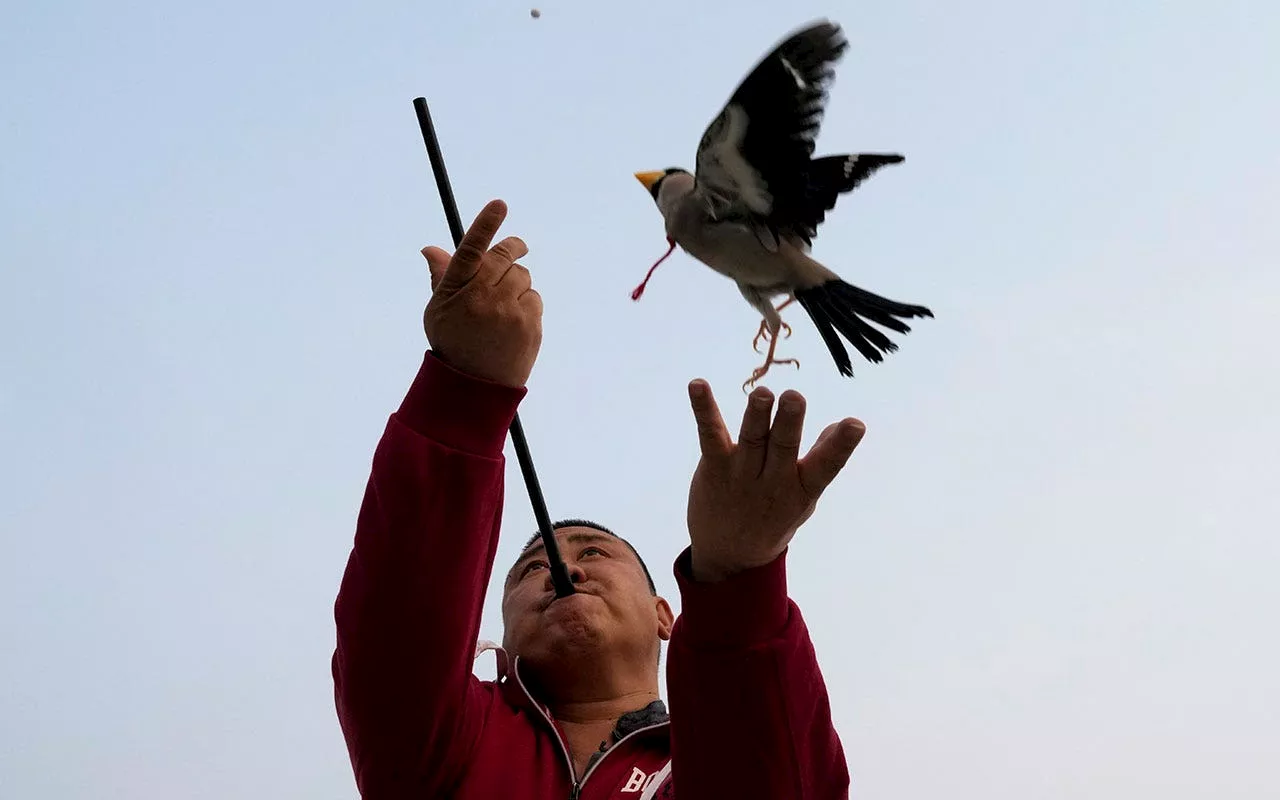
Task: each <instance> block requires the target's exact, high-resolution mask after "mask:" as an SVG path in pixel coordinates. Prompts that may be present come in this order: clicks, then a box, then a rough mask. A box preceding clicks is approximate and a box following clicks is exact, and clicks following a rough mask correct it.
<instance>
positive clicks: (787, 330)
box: [751, 320, 791, 363]
mask: <svg viewBox="0 0 1280 800" xmlns="http://www.w3.org/2000/svg"><path fill="white" fill-rule="evenodd" d="M781 332H782V338H783V339H790V338H791V326H790V325H788V324H787V323H785V322H784V323H782V331H781ZM769 338H770V337H769V329H768V328H767V327H765V322H764V320H760V330H759V331H757V332H756V338H754V339H752V340H751V349H752V350H755V351H756V352H757V353H759V352H760V340H761V339H764V340H765V341H768V340H769ZM775 363H779V362H775Z"/></svg>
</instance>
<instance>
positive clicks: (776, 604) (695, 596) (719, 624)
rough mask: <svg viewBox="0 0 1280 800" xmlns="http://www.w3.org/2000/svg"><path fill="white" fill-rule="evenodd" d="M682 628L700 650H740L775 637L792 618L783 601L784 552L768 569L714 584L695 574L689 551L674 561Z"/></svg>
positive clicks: (745, 571) (755, 569)
mask: <svg viewBox="0 0 1280 800" xmlns="http://www.w3.org/2000/svg"><path fill="white" fill-rule="evenodd" d="M674 572H675V577H676V583H677V585H678V586H679V589H680V598H681V614H680V617H681V620H682V621H681V626H682V627H683V628H684V629H685V634H684V635H685V636H686V637H689V638H690V639H692V640H694V641H697V642H698V643H699V644H700V645H707V646H712V647H740V646H743V645H749V644H754V643H756V642H760V641H765V640H768V639H771V638H773V637H775V636H777V635H778V634H779V633H780V632H781V631H782V629H783V628H785V627H786V625H787V621H788V620H789V619H790V615H791V605H790V599H789V598H788V597H787V571H786V550H783V551H782V552H781V553H780V554H779V555H778V557H777V558H775V559H773V560H772V561H770V562H769V563H767V564H763V565H760V566H757V567H749V568H745V569H742V570H739V571H737V572H735V573H733V574H729V575H726V576H724V577H722V578H720V579H719V580H716V581H703V580H700V579H698V578H697V577H695V576H694V574H693V563H692V548H686V549H685V550H684V552H682V553H681V554H680V555H679V556H678V557H677V558H676V561H675V565H674Z"/></svg>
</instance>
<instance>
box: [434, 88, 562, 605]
mask: <svg viewBox="0 0 1280 800" xmlns="http://www.w3.org/2000/svg"><path fill="white" fill-rule="evenodd" d="M413 108H414V110H415V111H416V112H417V113H418V126H419V127H420V128H422V140H423V141H424V142H425V143H426V145H427V155H428V156H429V157H430V158H431V171H432V172H434V173H435V176H436V188H437V189H439V190H440V202H441V203H442V204H443V205H444V216H445V219H446V220H448V222H449V233H450V234H451V235H452V236H453V245H454V247H457V246H458V245H459V244H460V243H461V242H462V236H463V234H464V233H466V231H465V230H464V229H463V227H462V217H460V216H459V215H458V202H457V201H456V200H454V198H453V186H452V185H450V183H449V173H448V172H446V171H445V168H444V155H442V154H441V152H440V141H439V139H437V138H436V129H435V126H434V125H432V124H431V111H430V110H429V109H428V108H427V100H426V98H425V97H418V98H415V99H414V101H413ZM511 444H512V445H513V446H514V447H515V451H516V458H517V459H518V460H519V461H520V472H521V473H522V474H523V475H524V485H525V488H527V489H528V490H529V502H530V503H531V504H532V505H533V516H534V518H535V519H537V521H538V531H539V532H540V533H541V534H542V544H543V546H544V547H546V550H547V563H548V564H550V565H551V582H552V584H553V585H554V586H555V588H556V597H568V596H569V595H571V594H573V593H574V589H573V580H572V579H570V577H569V570H568V568H567V567H565V565H564V560H563V559H561V558H560V547H559V545H558V544H557V543H556V535H555V531H553V530H552V529H551V517H550V516H548V514H547V501H546V500H545V499H543V497H542V486H541V485H540V484H539V483H538V473H537V472H535V471H534V469H533V456H531V455H530V454H529V442H528V441H527V440H526V439H525V438H524V428H523V427H522V426H521V425H520V415H519V414H516V416H515V419H513V420H512V421H511Z"/></svg>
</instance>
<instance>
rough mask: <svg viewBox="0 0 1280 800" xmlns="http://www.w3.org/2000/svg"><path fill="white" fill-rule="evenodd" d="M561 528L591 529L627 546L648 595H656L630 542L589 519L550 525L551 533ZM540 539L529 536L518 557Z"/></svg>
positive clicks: (567, 520)
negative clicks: (637, 565)
mask: <svg viewBox="0 0 1280 800" xmlns="http://www.w3.org/2000/svg"><path fill="white" fill-rule="evenodd" d="M561 528H591V529H592V530H597V531H600V532H601V533H606V534H608V535H609V536H612V537H613V538H615V539H617V540H618V541H620V542H622V543H623V544H625V545H626V546H627V549H628V550H630V551H631V552H632V553H633V554H634V555H635V557H636V561H639V562H640V569H642V570H644V577H645V580H646V581H648V582H649V593H650V594H652V595H654V596H655V597H656V596H657V595H658V587H657V586H655V585H654V583H653V576H652V575H650V574H649V565H648V564H645V563H644V559H643V558H641V557H640V551H638V550H636V548H635V545H633V544H631V542H628V541H627V540H626V539H623V538H622V537H621V536H619V535H618V534H616V533H614V532H613V531H611V530H609V529H608V528H606V527H605V526H603V525H601V524H600V523H599V522H592V521H591V520H589V519H562V520H560V521H559V522H555V523H552V525H551V530H552V531H558V530H560V529H561ZM541 538H542V533H541V532H540V531H539V532H535V533H534V534H533V536H530V537H529V541H527V542H525V543H524V547H523V548H521V549H520V555H522V556H523V555H524V554H525V551H527V550H528V549H529V548H530V547H532V546H533V545H534V544H535V543H537V542H538V540H539V539H541ZM517 560H518V559H517Z"/></svg>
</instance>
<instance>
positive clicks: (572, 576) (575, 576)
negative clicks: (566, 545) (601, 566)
mask: <svg viewBox="0 0 1280 800" xmlns="http://www.w3.org/2000/svg"><path fill="white" fill-rule="evenodd" d="M564 567H565V570H566V571H567V572H568V573H569V582H570V583H582V582H583V581H585V580H586V579H587V573H586V571H585V570H583V569H582V567H580V566H578V565H577V564H575V563H573V562H572V561H566V562H565V564H564ZM543 571H544V572H546V573H547V579H546V580H545V581H543V583H542V586H543V588H544V589H545V590H546V591H548V592H550V591H553V590H554V589H555V586H556V585H555V582H554V581H552V580H551V570H549V569H548V570H543Z"/></svg>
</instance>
